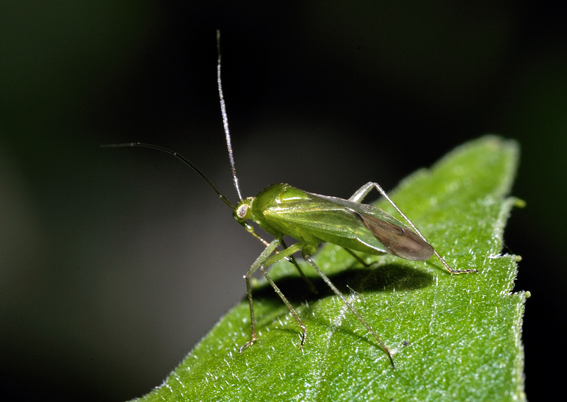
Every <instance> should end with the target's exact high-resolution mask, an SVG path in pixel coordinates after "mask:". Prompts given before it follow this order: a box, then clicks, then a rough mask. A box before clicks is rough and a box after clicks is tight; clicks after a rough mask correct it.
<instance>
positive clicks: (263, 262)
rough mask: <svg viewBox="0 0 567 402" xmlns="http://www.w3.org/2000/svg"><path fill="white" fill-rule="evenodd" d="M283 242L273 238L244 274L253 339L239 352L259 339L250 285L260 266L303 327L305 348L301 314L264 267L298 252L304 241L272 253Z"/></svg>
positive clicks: (304, 328)
mask: <svg viewBox="0 0 567 402" xmlns="http://www.w3.org/2000/svg"><path fill="white" fill-rule="evenodd" d="M281 242H282V241H281V239H275V240H273V241H272V242H271V243H270V244H269V245H268V247H266V249H265V250H264V251H262V254H260V256H259V257H258V258H257V259H256V261H254V264H252V266H251V267H250V269H249V270H248V272H247V273H246V275H245V276H244V279H246V290H247V292H248V303H249V305H250V326H251V329H252V339H251V340H250V341H248V342H246V343H245V344H244V345H243V346H242V347H241V348H240V349H239V350H238V351H239V352H242V350H243V349H245V348H247V347H248V346H250V345H252V344H253V343H254V342H256V340H257V339H258V336H257V333H256V320H255V319H254V303H253V301H252V287H251V286H250V278H251V277H252V274H254V272H255V271H256V270H257V269H258V268H260V270H261V271H262V273H263V274H264V276H265V277H266V279H267V280H268V282H269V283H270V285H271V286H272V287H273V288H274V291H275V292H276V293H277V294H278V296H279V297H280V298H281V299H282V301H283V302H284V304H285V305H286V307H287V308H288V309H289V311H290V312H291V314H292V315H293V318H295V321H297V324H298V325H299V327H300V328H301V331H302V332H301V348H303V344H304V343H305V337H306V336H307V329H306V327H305V325H304V324H303V322H301V319H300V318H299V314H297V312H296V311H295V309H294V308H293V306H292V305H291V303H290V302H289V300H287V298H286V297H285V296H284V294H283V293H282V291H281V290H280V288H278V286H277V285H276V283H275V282H274V281H273V280H272V278H270V276H269V275H268V273H267V272H266V270H265V269H264V267H267V266H270V265H272V264H274V263H276V262H278V261H279V260H282V259H287V258H288V257H289V256H291V255H292V254H293V253H296V252H297V251H299V250H301V248H302V243H296V244H294V245H293V246H291V247H287V248H286V249H285V250H283V251H280V252H279V253H278V254H275V255H272V254H273V253H274V252H275V250H276V248H277V247H278V246H279V245H280V243H281Z"/></svg>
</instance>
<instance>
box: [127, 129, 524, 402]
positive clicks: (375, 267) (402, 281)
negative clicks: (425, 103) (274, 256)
mask: <svg viewBox="0 0 567 402" xmlns="http://www.w3.org/2000/svg"><path fill="white" fill-rule="evenodd" d="M518 158H519V147H518V145H517V143H516V142H515V141H511V140H504V139H502V138H500V137H497V136H492V135H490V136H484V137H482V138H479V139H476V140H474V141H470V142H468V143H465V144H464V145H461V146H459V147H457V148H456V149H454V150H453V151H451V152H449V153H448V154H447V155H446V156H445V157H443V158H442V159H441V160H440V161H438V162H437V163H436V164H435V165H434V166H433V167H432V168H431V169H422V170H419V171H417V172H416V173H414V174H412V175H411V176H410V177H408V178H406V179H405V180H404V181H403V182H402V183H401V184H400V186H399V187H398V189H397V190H396V191H394V192H392V193H391V194H392V195H393V198H394V200H395V201H396V203H397V204H398V205H399V206H400V207H401V209H402V210H403V211H404V212H405V213H406V215H408V216H409V217H410V218H411V219H412V221H413V222H414V223H415V224H416V226H417V227H418V228H420V230H421V231H422V233H423V234H424V235H425V236H426V237H427V238H428V239H429V240H430V241H431V243H432V244H433V245H434V247H435V248H436V249H437V251H438V252H439V253H440V254H441V255H443V256H444V257H445V259H446V260H447V262H448V263H449V264H450V265H451V266H453V267H455V268H474V269H477V270H478V271H479V273H478V274H469V275H449V274H448V273H447V272H446V271H444V270H443V267H442V266H441V264H439V263H438V262H437V261H436V260H434V259H431V260H429V261H418V262H412V261H406V260H402V259H400V258H396V257H393V256H391V255H385V256H380V257H372V256H365V255H361V257H362V258H364V259H365V260H366V261H367V262H372V265H371V266H370V267H368V268H366V267H364V266H362V265H361V264H360V263H358V262H357V261H356V260H355V259H354V258H353V257H352V256H351V255H350V254H348V253H346V252H345V251H344V250H342V249H340V248H338V247H335V246H333V245H329V244H327V245H325V246H324V247H322V248H321V251H320V253H319V254H318V255H317V257H316V261H317V263H318V265H319V266H320V267H321V268H322V269H323V270H324V271H325V272H326V273H327V274H328V275H329V276H330V278H331V280H332V281H333V283H334V284H335V285H336V286H337V287H339V289H341V290H342V291H343V293H344V294H345V296H346V297H347V298H348V299H349V300H350V301H351V302H352V303H353V304H354V305H355V307H356V309H357V310H358V312H359V313H360V314H361V315H362V316H363V317H364V318H365V319H366V320H367V322H368V323H369V324H370V325H371V327H372V328H374V330H375V331H376V333H377V334H378V335H379V336H380V337H381V338H382V340H383V341H384V342H385V344H386V345H388V347H390V348H391V349H392V351H393V352H395V354H394V360H395V362H396V370H395V371H394V370H392V369H391V366H390V364H389V361H388V358H387V356H386V354H385V353H384V352H383V350H382V349H380V347H379V346H378V345H377V344H376V342H375V340H374V339H373V338H372V337H371V336H370V335H369V334H368V333H367V331H366V329H365V328H364V327H363V326H362V325H361V324H360V322H358V321H357V320H356V319H355V318H354V317H353V316H352V314H351V313H350V312H349V311H348V310H347V309H346V308H345V306H344V305H343V304H342V303H341V302H340V300H338V298H336V297H335V296H333V295H331V293H330V292H327V290H326V289H325V286H324V283H322V281H320V280H318V279H317V277H316V276H314V274H312V271H309V268H307V267H306V268H305V272H306V274H308V275H309V276H310V278H311V279H312V281H313V282H314V284H315V286H316V287H317V288H318V289H319V294H318V295H313V294H312V293H310V292H309V290H308V287H307V285H306V284H305V283H304V282H303V281H302V280H301V279H300V278H299V277H298V275H297V274H296V271H295V269H294V268H293V267H292V266H291V264H288V263H286V262H281V263H278V264H275V265H274V267H273V268H272V270H271V271H270V272H271V275H272V277H273V278H274V279H276V278H277V283H278V286H279V287H280V288H281V290H282V292H283V293H284V294H285V295H286V296H287V297H288V299H289V300H290V301H291V303H292V304H293V305H294V307H295V308H296V309H297V311H298V313H299V314H300V316H301V319H302V321H303V322H304V324H305V325H306V327H307V331H308V332H307V341H306V343H305V347H304V349H303V350H301V349H300V348H299V342H300V338H299V334H300V331H299V329H298V327H297V325H296V323H295V321H294V319H293V318H292V317H291V315H290V314H289V312H288V310H287V308H286V307H285V306H284V305H283V303H281V300H280V299H279V297H278V296H277V295H276V294H275V293H274V292H273V290H272V289H271V288H269V287H267V286H266V285H265V284H264V283H262V281H260V282H261V283H259V284H258V286H256V287H255V289H254V297H255V299H254V301H255V307H256V309H255V313H256V319H257V323H258V330H259V334H258V338H259V339H258V341H257V342H256V343H255V344H254V345H253V346H251V347H250V348H248V349H246V350H244V351H243V352H242V353H241V354H239V353H238V348H239V346H241V345H242V344H244V343H245V342H246V341H248V340H249V337H250V326H249V325H250V324H249V322H250V321H249V311H248V305H247V301H242V302H241V303H239V304H238V305H237V306H235V307H234V308H233V309H232V310H231V311H229V312H228V313H227V314H226V315H225V316H224V317H222V318H221V320H220V321H219V322H218V324H217V325H216V326H215V327H214V328H213V329H212V330H211V331H210V332H209V334H208V335H207V336H205V338H203V339H202V340H201V341H200V342H199V343H198V344H197V345H196V346H195V348H194V349H193V350H192V351H191V352H190V353H189V355H188V356H187V357H186V358H185V360H184V361H183V362H182V363H181V364H180V366H179V367H177V368H176V369H175V371H173V372H172V373H171V374H170V376H169V377H168V378H167V379H166V380H165V382H164V383H163V384H162V385H161V386H159V387H158V388H156V389H155V390H153V391H152V392H151V393H149V394H148V395H146V396H145V397H143V398H140V399H138V401H140V402H141V401H148V402H149V401H239V400H266V401H274V400H296V401H359V400H376V401H381V400H394V401H403V400H419V401H439V400H450V401H465V400H467V401H523V400H525V394H524V382H523V349H522V344H521V339H520V334H521V324H522V317H523V311H524V303H525V299H526V298H527V297H529V292H526V293H524V292H518V293H511V289H512V288H513V282H514V279H515V277H516V273H517V257H516V256H511V255H502V254H501V251H502V247H503V238H502V237H503V232H504V226H505V223H506V220H507V218H508V216H509V213H510V210H511V209H512V207H514V206H519V203H521V202H520V201H519V200H517V199H515V198H512V197H509V198H508V197H507V195H508V193H509V191H510V189H511V186H512V182H513V179H514V175H515V173H516V169H517V164H518ZM379 205H380V207H381V208H383V209H385V210H387V211H388V212H390V213H391V212H392V211H391V210H390V209H389V208H388V207H387V205H386V204H385V203H383V202H380V203H379ZM246 268H247V267H242V269H243V272H244V271H245V270H246Z"/></svg>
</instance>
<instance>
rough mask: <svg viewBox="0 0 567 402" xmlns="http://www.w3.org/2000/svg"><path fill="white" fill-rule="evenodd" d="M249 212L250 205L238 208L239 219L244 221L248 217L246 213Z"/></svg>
mask: <svg viewBox="0 0 567 402" xmlns="http://www.w3.org/2000/svg"><path fill="white" fill-rule="evenodd" d="M247 212H248V205H247V204H242V205H241V206H240V207H238V209H237V210H236V216H238V218H240V219H244V217H245V216H246V213H247Z"/></svg>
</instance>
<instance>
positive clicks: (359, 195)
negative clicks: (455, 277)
mask: <svg viewBox="0 0 567 402" xmlns="http://www.w3.org/2000/svg"><path fill="white" fill-rule="evenodd" d="M373 188H375V189H376V190H378V192H379V193H380V195H381V196H382V197H384V198H385V199H386V200H387V201H388V202H389V203H390V204H391V205H392V206H393V207H394V208H395V209H396V211H398V213H399V214H400V215H401V216H402V217H403V218H404V220H405V221H406V222H407V223H408V224H409V225H410V226H411V228H412V229H413V230H414V231H415V233H417V235H418V236H419V237H421V238H422V240H423V241H425V242H426V243H427V244H429V245H430V246H431V244H430V243H429V242H428V241H427V239H426V238H425V236H423V235H422V234H421V232H420V231H419V229H418V228H416V227H415V225H414V224H413V222H412V221H410V220H409V218H408V217H407V216H406V215H405V214H404V213H403V212H402V210H401V209H400V208H399V207H398V206H397V205H396V204H395V203H394V201H392V200H391V198H390V197H388V194H387V193H386V192H385V191H384V189H383V188H382V187H380V185H379V184H378V183H375V182H368V183H366V184H365V185H364V186H362V187H360V188H359V189H358V190H357V191H356V192H355V193H354V194H353V195H352V197H350V198H349V201H353V202H362V200H364V197H366V196H367V195H368V193H369V192H370V191H371V190H372V189H373ZM432 247H433V246H432ZM433 254H435V257H437V259H438V260H439V261H441V263H442V264H443V266H444V267H445V268H446V269H447V271H449V272H450V273H451V274H462V273H473V272H474V273H476V272H478V271H477V270H476V269H453V268H451V267H450V266H449V264H447V263H446V262H445V260H444V259H443V258H442V257H441V256H440V255H439V253H438V252H437V251H436V250H435V248H433Z"/></svg>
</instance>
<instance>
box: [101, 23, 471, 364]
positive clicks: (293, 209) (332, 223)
mask: <svg viewBox="0 0 567 402" xmlns="http://www.w3.org/2000/svg"><path fill="white" fill-rule="evenodd" d="M218 43H219V33H218V31H217V46H219V45H218ZM220 59H221V57H220V46H219V52H218V61H217V84H218V90H219V97H220V103H221V111H222V117H223V123H224V130H225V135H226V143H227V148H228V153H229V159H230V163H231V167H232V176H233V181H234V186H235V188H236V192H237V194H238V197H239V199H240V202H239V203H238V204H237V205H236V206H233V205H232V203H231V202H230V201H229V200H228V199H227V198H226V197H225V196H224V195H223V194H221V193H220V192H219V191H218V190H217V188H216V187H215V186H214V185H213V183H211V181H210V180H209V179H208V178H207V177H206V176H205V175H204V174H203V173H202V172H201V171H200V170H199V169H198V168H197V167H196V166H195V165H193V164H192V163H191V162H190V161H189V160H187V159H186V158H184V157H183V156H181V155H180V154H178V153H176V152H173V151H171V150H169V149H166V148H163V147H160V146H157V145H151V144H144V143H139V142H136V143H129V144H113V145H103V147H145V148H151V149H156V150H159V151H162V152H166V153H168V154H171V155H173V156H175V157H176V158H178V159H180V160H182V161H183V162H184V163H186V164H187V165H189V166H190V167H191V168H192V169H193V170H195V172H197V173H198V174H199V175H200V176H201V177H202V178H203V179H204V180H205V181H207V183H208V184H209V185H210V186H211V187H212V189H213V190H214V191H215V192H216V193H217V195H218V196H219V198H220V199H221V200H222V201H223V202H224V203H225V204H227V205H228V206H229V207H230V208H231V209H232V210H233V214H234V219H236V221H237V222H238V223H239V224H241V225H242V226H243V227H244V228H245V229H246V230H247V231H248V232H249V233H251V234H252V235H253V236H254V237H256V238H257V239H258V240H260V241H261V242H262V243H263V244H264V245H265V246H266V248H265V249H264V251H263V252H262V253H261V254H260V256H259V257H258V258H257V259H256V261H255V262H254V264H252V266H251V267H250V269H249V270H248V272H247V273H246V275H245V276H244V278H245V279H246V288H247V293H248V301H249V305H250V324H251V332H252V336H251V339H250V341H248V342H247V343H246V344H244V345H243V346H242V347H241V348H240V349H239V351H240V352H242V350H243V349H245V348H246V347H248V346H250V345H252V344H253V343H254V342H255V341H256V340H257V339H258V338H257V332H256V320H255V318H254V303H253V299H252V288H251V285H250V278H251V277H252V274H253V273H254V272H255V271H256V270H258V269H260V270H261V271H262V273H263V274H264V276H265V277H266V279H267V280H268V282H269V283H270V285H271V286H272V287H273V288H274V290H275V292H276V293H277V294H278V295H279V296H280V298H281V299H282V301H283V302H284V303H285V305H286V306H287V307H288V309H289V311H290V312H291V314H292V315H293V317H294V318H295V320H296V321H297V323H298V325H299V327H300V328H301V331H302V333H301V347H303V345H304V343H305V339H306V335H307V328H306V327H305V325H304V324H303V322H302V321H301V318H300V317H299V315H298V314H297V312H296V311H295V309H294V308H293V306H292V305H291V303H290V302H289V301H288V300H287V298H286V297H285V295H284V294H283V293H282V292H281V290H280V289H279V288H278V286H277V284H276V283H275V282H274V281H273V280H272V279H271V278H270V276H269V274H268V273H267V272H266V268H267V267H268V266H270V265H272V264H274V263H275V262H277V261H280V260H282V259H286V260H288V261H290V262H291V263H293V264H294V265H295V267H296V268H297V269H298V271H299V273H300V274H301V276H302V277H303V278H304V280H305V281H306V282H307V283H308V284H309V285H310V286H311V289H312V290H313V291H314V292H316V289H315V288H314V287H313V285H312V284H311V282H309V280H308V279H307V277H305V275H304V274H303V272H302V270H301V268H300V266H299V265H298V264H297V262H296V261H295V259H294V258H293V254H295V253H297V252H299V251H301V253H302V255H303V258H304V259H305V260H306V261H307V262H308V263H309V264H310V265H311V266H312V267H313V268H314V269H315V271H317V273H318V274H319V275H320V276H321V278H322V279H323V280H324V281H325V283H327V285H329V287H330V288H331V289H332V290H333V292H335V294H336V295H337V296H338V297H339V298H340V299H341V300H342V301H343V303H344V304H345V305H346V306H347V307H348V308H349V310H350V311H351V312H352V313H353V314H354V315H355V316H356V318H357V319H358V320H359V321H360V322H361V323H362V324H363V325H364V326H365V327H366V329H367V330H368V332H370V334H371V335H372V336H373V337H374V338H375V339H376V341H377V342H378V343H379V344H380V346H381V347H382V348H383V349H384V351H385V352H386V354H387V355H388V358H389V359H390V362H391V364H392V367H394V368H395V365H394V360H393V358H392V355H391V353H390V351H389V349H388V348H387V347H386V345H385V344H384V342H382V340H381V339H380V338H379V337H378V335H376V333H375V332H374V330H373V329H372V328H371V327H370V325H368V323H366V321H365V320H364V319H363V318H362V317H361V316H360V314H359V313H358V312H357V311H356V309H355V308H354V307H353V306H352V304H351V303H350V302H349V301H348V300H347V299H346V298H345V297H344V296H343V294H342V293H341V292H340V291H339V290H338V289H337V287H336V286H335V285H334V284H333V283H332V282H331V280H330V279H329V278H328V277H327V276H326V275H325V274H324V273H323V272H322V271H321V270H320V269H319V267H318V266H317V265H316V264H315V262H314V261H313V259H312V256H313V254H315V253H316V251H317V248H318V245H319V244H320V243H323V242H329V243H333V244H336V245H338V246H341V247H343V248H345V249H346V250H347V251H349V252H351V253H352V250H355V251H359V252H363V253H366V254H375V255H382V254H384V253H390V254H393V255H396V256H398V257H401V258H404V259H406V260H428V259H429V258H430V257H431V256H432V255H435V256H436V257H437V259H439V261H441V263H442V264H443V265H444V266H445V268H446V269H447V270H448V271H449V272H450V273H452V274H453V273H457V274H458V273H470V272H476V270H472V269H465V270H456V269H453V268H451V267H450V266H449V265H448V264H447V263H446V262H445V260H444V259H443V258H442V257H441V256H440V255H439V254H438V253H437V251H435V249H434V248H433V247H432V246H431V244H430V243H429V242H428V241H427V240H426V239H425V237H424V236H423V235H422V234H421V233H420V232H419V230H418V229H417V228H416V227H415V225H414V224H413V223H412V222H411V221H410V220H409V219H408V218H407V216H406V215H404V213H403V212H402V211H401V210H400V209H399V208H398V207H397V206H396V204H395V203H394V202H393V201H392V200H391V199H390V197H388V194H386V192H385V191H384V190H383V189H382V187H380V185H379V184H378V183H373V182H369V183H367V184H365V185H364V186H362V187H361V188H360V189H359V190H358V191H356V192H355V193H354V194H353V195H352V197H350V198H349V199H348V200H345V199H342V198H336V197H328V196H324V195H318V194H313V193H308V192H305V191H302V190H299V189H297V188H295V187H292V186H290V185H289V184H274V185H272V186H269V187H267V188H265V189H264V190H263V191H262V192H260V194H258V195H257V196H256V197H249V198H246V199H243V198H242V196H241V193H240V188H239V186H238V178H237V176H236V168H235V164H234V158H233V153H232V145H231V141H230V132H229V129H228V119H227V116H226V107H225V102H224V97H223V92H222V85H221V79H220V66H221V62H220ZM372 189H376V190H377V191H378V192H379V193H380V194H381V195H382V196H383V197H384V198H386V200H388V202H389V203H390V204H391V205H392V206H393V207H394V208H395V209H396V210H397V211H398V213H399V214H400V215H401V216H402V217H403V219H404V220H405V221H406V222H407V224H408V226H406V225H405V224H403V223H402V222H400V221H398V220H397V219H395V218H394V217H392V216H391V215H389V214H387V213H386V212H384V211H382V210H381V209H379V208H376V207H373V206H371V205H368V204H362V201H363V200H364V198H365V197H366V195H368V193H369V192H370V191H371V190H372ZM248 221H252V222H254V223H256V224H257V225H258V226H259V227H260V228H262V229H263V230H265V231H266V232H268V233H270V234H271V235H273V236H274V237H275V239H274V240H272V241H271V242H268V241H266V240H264V239H262V238H261V237H260V236H259V235H257V234H256V233H255V231H254V228H253V227H252V226H251V225H250V224H249V223H248ZM286 235H287V236H291V237H293V238H294V239H296V240H297V243H295V244H293V245H291V246H290V247H287V245H286V244H285V243H284V241H283V237H284V236H286ZM353 255H354V256H355V257H356V258H358V256H356V255H355V254H354V253H353Z"/></svg>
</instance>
